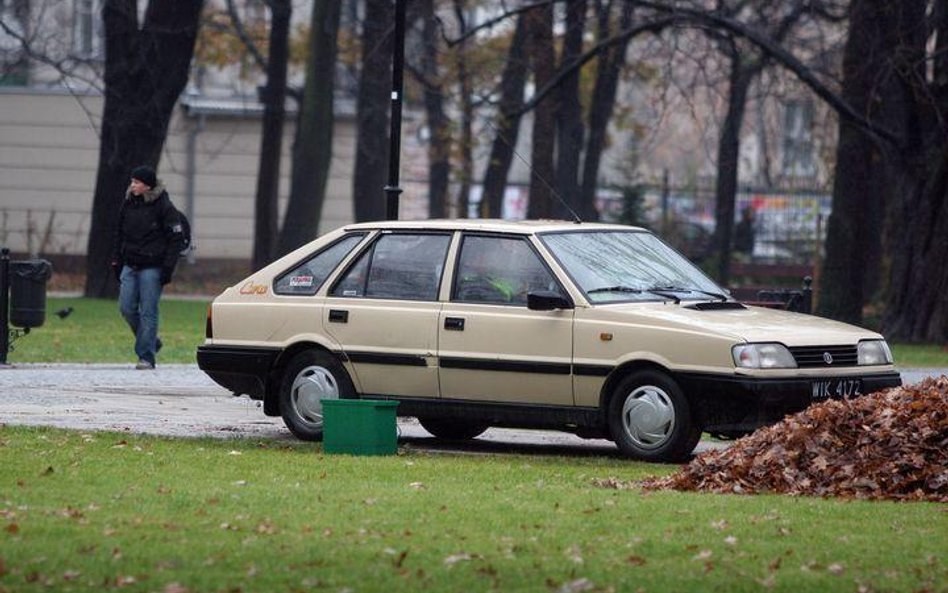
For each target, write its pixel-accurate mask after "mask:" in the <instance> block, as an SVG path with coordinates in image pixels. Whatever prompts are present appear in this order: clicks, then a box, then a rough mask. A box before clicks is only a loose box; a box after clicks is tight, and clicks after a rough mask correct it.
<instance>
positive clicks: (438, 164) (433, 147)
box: [411, 0, 451, 218]
mask: <svg viewBox="0 0 948 593" xmlns="http://www.w3.org/2000/svg"><path fill="white" fill-rule="evenodd" d="M419 16H420V18H421V21H422V23H421V30H422V33H421V68H420V69H418V68H411V71H412V73H413V74H414V75H415V77H416V78H417V79H418V80H419V81H420V82H421V84H422V87H423V89H424V91H423V92H424V104H425V113H426V115H427V120H428V171H429V173H428V215H429V216H430V217H431V218H445V217H446V216H447V213H448V186H449V182H450V181H451V132H450V129H449V120H448V116H447V114H446V113H445V107H444V103H445V101H444V84H443V82H442V74H441V72H440V67H439V64H438V53H439V51H438V50H439V37H438V22H437V19H436V18H435V12H434V0H421V2H420V9H419Z"/></svg>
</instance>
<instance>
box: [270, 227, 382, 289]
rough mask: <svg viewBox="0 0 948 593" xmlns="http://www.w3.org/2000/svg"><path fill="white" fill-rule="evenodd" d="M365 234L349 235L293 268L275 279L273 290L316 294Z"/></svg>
mask: <svg viewBox="0 0 948 593" xmlns="http://www.w3.org/2000/svg"><path fill="white" fill-rule="evenodd" d="M364 236H365V234H364V233H356V234H351V235H347V236H346V237H344V238H342V239H340V240H339V241H336V242H335V243H333V244H332V245H330V246H329V247H327V248H326V249H323V250H322V251H320V252H319V253H317V254H316V255H314V256H313V257H311V258H309V259H307V260H306V261H304V262H303V263H301V264H300V265H298V266H296V267H295V268H293V269H292V270H290V271H288V272H285V273H283V274H282V275H281V276H279V277H277V279H276V280H275V281H274V283H273V292H275V293H276V294H285V295H304V296H311V295H314V294H316V291H317V290H319V287H320V286H322V284H323V282H325V281H326V278H327V277H328V276H329V274H330V273H331V272H332V271H333V270H334V269H335V268H336V266H338V265H339V262H341V261H342V260H343V259H344V258H345V257H346V255H348V254H349V252H350V251H352V249H353V248H354V247H355V246H356V245H358V244H359V242H360V241H361V240H362V238H363V237H364Z"/></svg>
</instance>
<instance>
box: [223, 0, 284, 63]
mask: <svg viewBox="0 0 948 593" xmlns="http://www.w3.org/2000/svg"><path fill="white" fill-rule="evenodd" d="M267 6H269V7H270V10H273V6H272V5H271V4H270V2H267ZM227 14H228V15H229V16H230V22H232V23H233V24H234V31H236V32H237V37H238V38H239V39H240V41H241V42H243V44H244V46H245V47H246V48H247V51H249V52H250V55H251V57H253V61H254V62H255V63H256V64H257V67H258V68H260V69H261V70H264V71H266V69H267V61H266V60H265V59H264V57H263V54H261V53H260V50H259V49H258V48H257V44H255V43H254V42H253V39H251V38H250V34H249V33H247V29H245V28H244V22H243V21H242V20H241V18H240V15H239V14H237V6H236V5H235V4H234V0H227Z"/></svg>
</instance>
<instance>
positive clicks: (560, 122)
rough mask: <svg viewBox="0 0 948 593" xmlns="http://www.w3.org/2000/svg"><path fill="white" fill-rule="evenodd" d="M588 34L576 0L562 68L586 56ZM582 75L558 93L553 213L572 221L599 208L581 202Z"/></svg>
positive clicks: (583, 9) (569, 9)
mask: <svg viewBox="0 0 948 593" xmlns="http://www.w3.org/2000/svg"><path fill="white" fill-rule="evenodd" d="M585 32H586V0H573V1H572V2H570V3H569V5H568V6H567V9H566V34H565V36H564V39H563V52H562V56H561V58H560V67H561V68H563V67H566V66H568V65H569V64H572V63H573V62H574V61H575V60H576V59H577V58H578V57H579V56H580V55H581V54H582V53H583V35H584V34H585ZM579 73H580V69H576V70H574V71H573V72H572V73H571V74H570V75H569V76H567V77H566V78H564V79H563V82H562V83H561V84H560V88H559V93H558V94H559V105H558V108H557V110H556V136H557V138H556V140H557V142H556V148H557V153H556V191H557V193H558V194H559V196H560V199H561V200H557V202H556V204H555V205H554V207H553V211H554V213H555V214H556V215H557V217H559V218H569V219H572V218H573V217H574V215H575V214H578V213H579V212H580V211H588V210H593V211H595V209H596V207H595V203H593V204H590V205H588V206H587V205H585V204H580V202H579V198H580V194H579V162H580V155H581V153H582V151H583V135H584V134H585V130H584V128H583V113H582V105H581V104H580V102H579ZM564 202H565V203H564ZM567 204H568V205H569V207H567ZM570 210H572V212H571V211H570Z"/></svg>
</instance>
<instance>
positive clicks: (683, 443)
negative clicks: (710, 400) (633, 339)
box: [609, 371, 701, 462]
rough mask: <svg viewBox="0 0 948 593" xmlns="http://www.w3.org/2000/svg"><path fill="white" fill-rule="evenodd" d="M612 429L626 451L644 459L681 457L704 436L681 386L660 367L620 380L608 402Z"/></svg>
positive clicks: (615, 438)
mask: <svg viewBox="0 0 948 593" xmlns="http://www.w3.org/2000/svg"><path fill="white" fill-rule="evenodd" d="M609 430H610V433H611V434H612V439H613V440H614V441H615V443H616V445H618V447H619V450H620V451H622V453H623V454H625V455H628V456H630V457H635V458H637V459H642V460H645V461H665V462H676V461H682V460H683V459H685V458H687V457H688V456H689V455H690V454H691V452H692V451H693V450H694V448H695V445H697V444H698V439H699V438H700V437H701V428H700V427H699V426H698V425H697V424H696V423H695V422H694V420H693V419H692V416H691V409H690V406H689V405H688V400H687V398H685V396H684V393H682V391H681V388H680V387H679V386H678V384H677V383H675V381H674V380H672V379H671V378H670V377H668V376H667V375H665V374H664V373H661V372H658V371H639V372H636V373H632V374H631V375H629V376H628V377H626V378H625V379H623V380H622V381H621V382H620V383H619V385H618V386H617V387H616V389H615V391H614V392H613V397H612V399H611V400H610V402H609Z"/></svg>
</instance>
